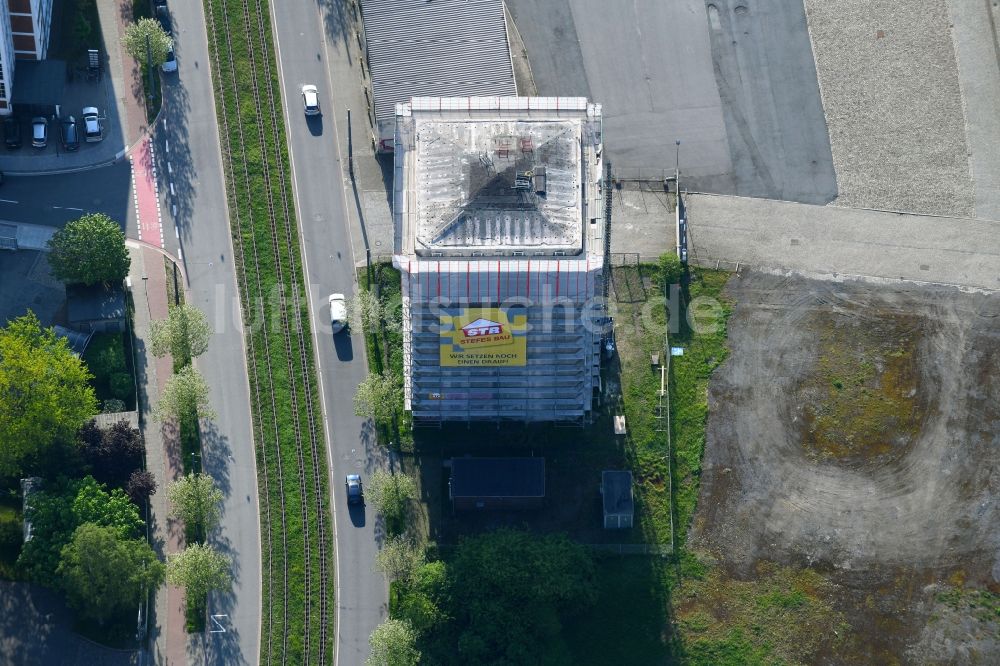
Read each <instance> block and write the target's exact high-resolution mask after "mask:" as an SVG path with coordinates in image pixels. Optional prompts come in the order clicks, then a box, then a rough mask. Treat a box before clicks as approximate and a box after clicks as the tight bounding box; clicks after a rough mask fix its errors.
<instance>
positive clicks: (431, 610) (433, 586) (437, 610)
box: [393, 560, 451, 635]
mask: <svg viewBox="0 0 1000 666" xmlns="http://www.w3.org/2000/svg"><path fill="white" fill-rule="evenodd" d="M450 587H451V581H450V580H449V578H448V567H447V565H446V564H445V563H444V562H441V561H440V560H438V561H435V562H427V563H425V564H423V565H421V566H420V567H418V568H417V570H416V571H415V572H414V574H413V577H412V579H411V580H410V582H409V583H407V584H406V587H405V588H404V589H403V594H400V595H399V596H398V598H397V604H396V609H395V610H394V611H393V616H394V617H398V618H399V619H401V620H406V621H408V622H409V623H410V625H411V626H412V627H413V629H414V630H415V631H416V632H417V633H418V634H420V635H424V634H426V633H427V632H429V631H431V630H433V629H434V628H435V627H437V626H439V625H441V624H442V623H443V622H445V621H447V619H448V616H447V614H446V612H445V611H446V609H447V608H449V606H450V605H451V591H450Z"/></svg>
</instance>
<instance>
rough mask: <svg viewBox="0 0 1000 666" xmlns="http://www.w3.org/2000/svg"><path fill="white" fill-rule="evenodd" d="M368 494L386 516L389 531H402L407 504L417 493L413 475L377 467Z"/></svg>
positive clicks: (369, 482)
mask: <svg viewBox="0 0 1000 666" xmlns="http://www.w3.org/2000/svg"><path fill="white" fill-rule="evenodd" d="M366 494H367V496H368V499H369V500H370V501H371V502H372V504H374V505H375V509H376V510H377V511H378V512H379V513H381V514H382V515H383V516H384V517H385V522H386V524H387V526H388V527H389V528H390V529H389V531H390V532H393V533H399V532H402V531H403V525H402V523H403V519H404V518H405V517H406V509H407V506H408V504H409V502H410V501H411V500H412V499H413V498H414V497H416V494H417V484H416V482H415V481H414V480H413V477H411V476H408V475H406V474H392V473H390V472H387V471H385V470H384V469H376V470H375V471H374V472H373V473H372V475H371V478H370V479H369V480H368V489H367V492H366Z"/></svg>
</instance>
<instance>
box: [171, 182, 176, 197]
mask: <svg viewBox="0 0 1000 666" xmlns="http://www.w3.org/2000/svg"><path fill="white" fill-rule="evenodd" d="M170 196H175V194H174V184H173V183H172V182H171V183H170Z"/></svg>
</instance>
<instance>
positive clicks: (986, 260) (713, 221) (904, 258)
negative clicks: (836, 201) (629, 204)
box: [687, 195, 1000, 290]
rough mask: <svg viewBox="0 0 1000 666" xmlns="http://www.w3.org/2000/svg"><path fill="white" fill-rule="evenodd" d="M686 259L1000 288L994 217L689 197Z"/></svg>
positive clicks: (998, 230)
mask: <svg viewBox="0 0 1000 666" xmlns="http://www.w3.org/2000/svg"><path fill="white" fill-rule="evenodd" d="M687 203H688V214H689V218H690V256H691V258H692V261H695V262H702V263H708V264H712V263H714V262H715V261H716V260H724V261H726V262H727V263H728V265H729V266H730V267H732V266H733V265H734V264H735V262H741V263H742V264H744V265H748V266H753V267H766V268H771V269H781V270H788V271H797V272H803V273H808V274H810V275H823V276H870V277H875V278H884V279H888V280H913V281H917V282H931V283H940V284H953V285H962V286H967V287H975V288H982V289H991V290H998V289H1000V222H997V221H993V220H976V219H969V218H948V217H932V216H926V215H902V214H897V213H887V212H881V211H870V210H858V209H850V208H838V207H833V206H809V205H806V204H796V203H788V202H782V201H770V200H766V199H743V198H735V197H723V196H712V195H690V196H689V197H688V199H687Z"/></svg>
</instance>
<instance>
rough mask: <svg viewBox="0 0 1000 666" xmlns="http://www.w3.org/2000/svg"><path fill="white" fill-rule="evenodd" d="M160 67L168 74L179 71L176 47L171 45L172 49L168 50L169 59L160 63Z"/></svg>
mask: <svg viewBox="0 0 1000 666" xmlns="http://www.w3.org/2000/svg"><path fill="white" fill-rule="evenodd" d="M160 69H162V70H163V71H164V72H166V73H168V74H169V73H171V72H176V71H177V57H176V56H175V55H174V47H172V46H171V47H170V50H169V51H167V59H166V60H164V61H163V64H162V65H160Z"/></svg>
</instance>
